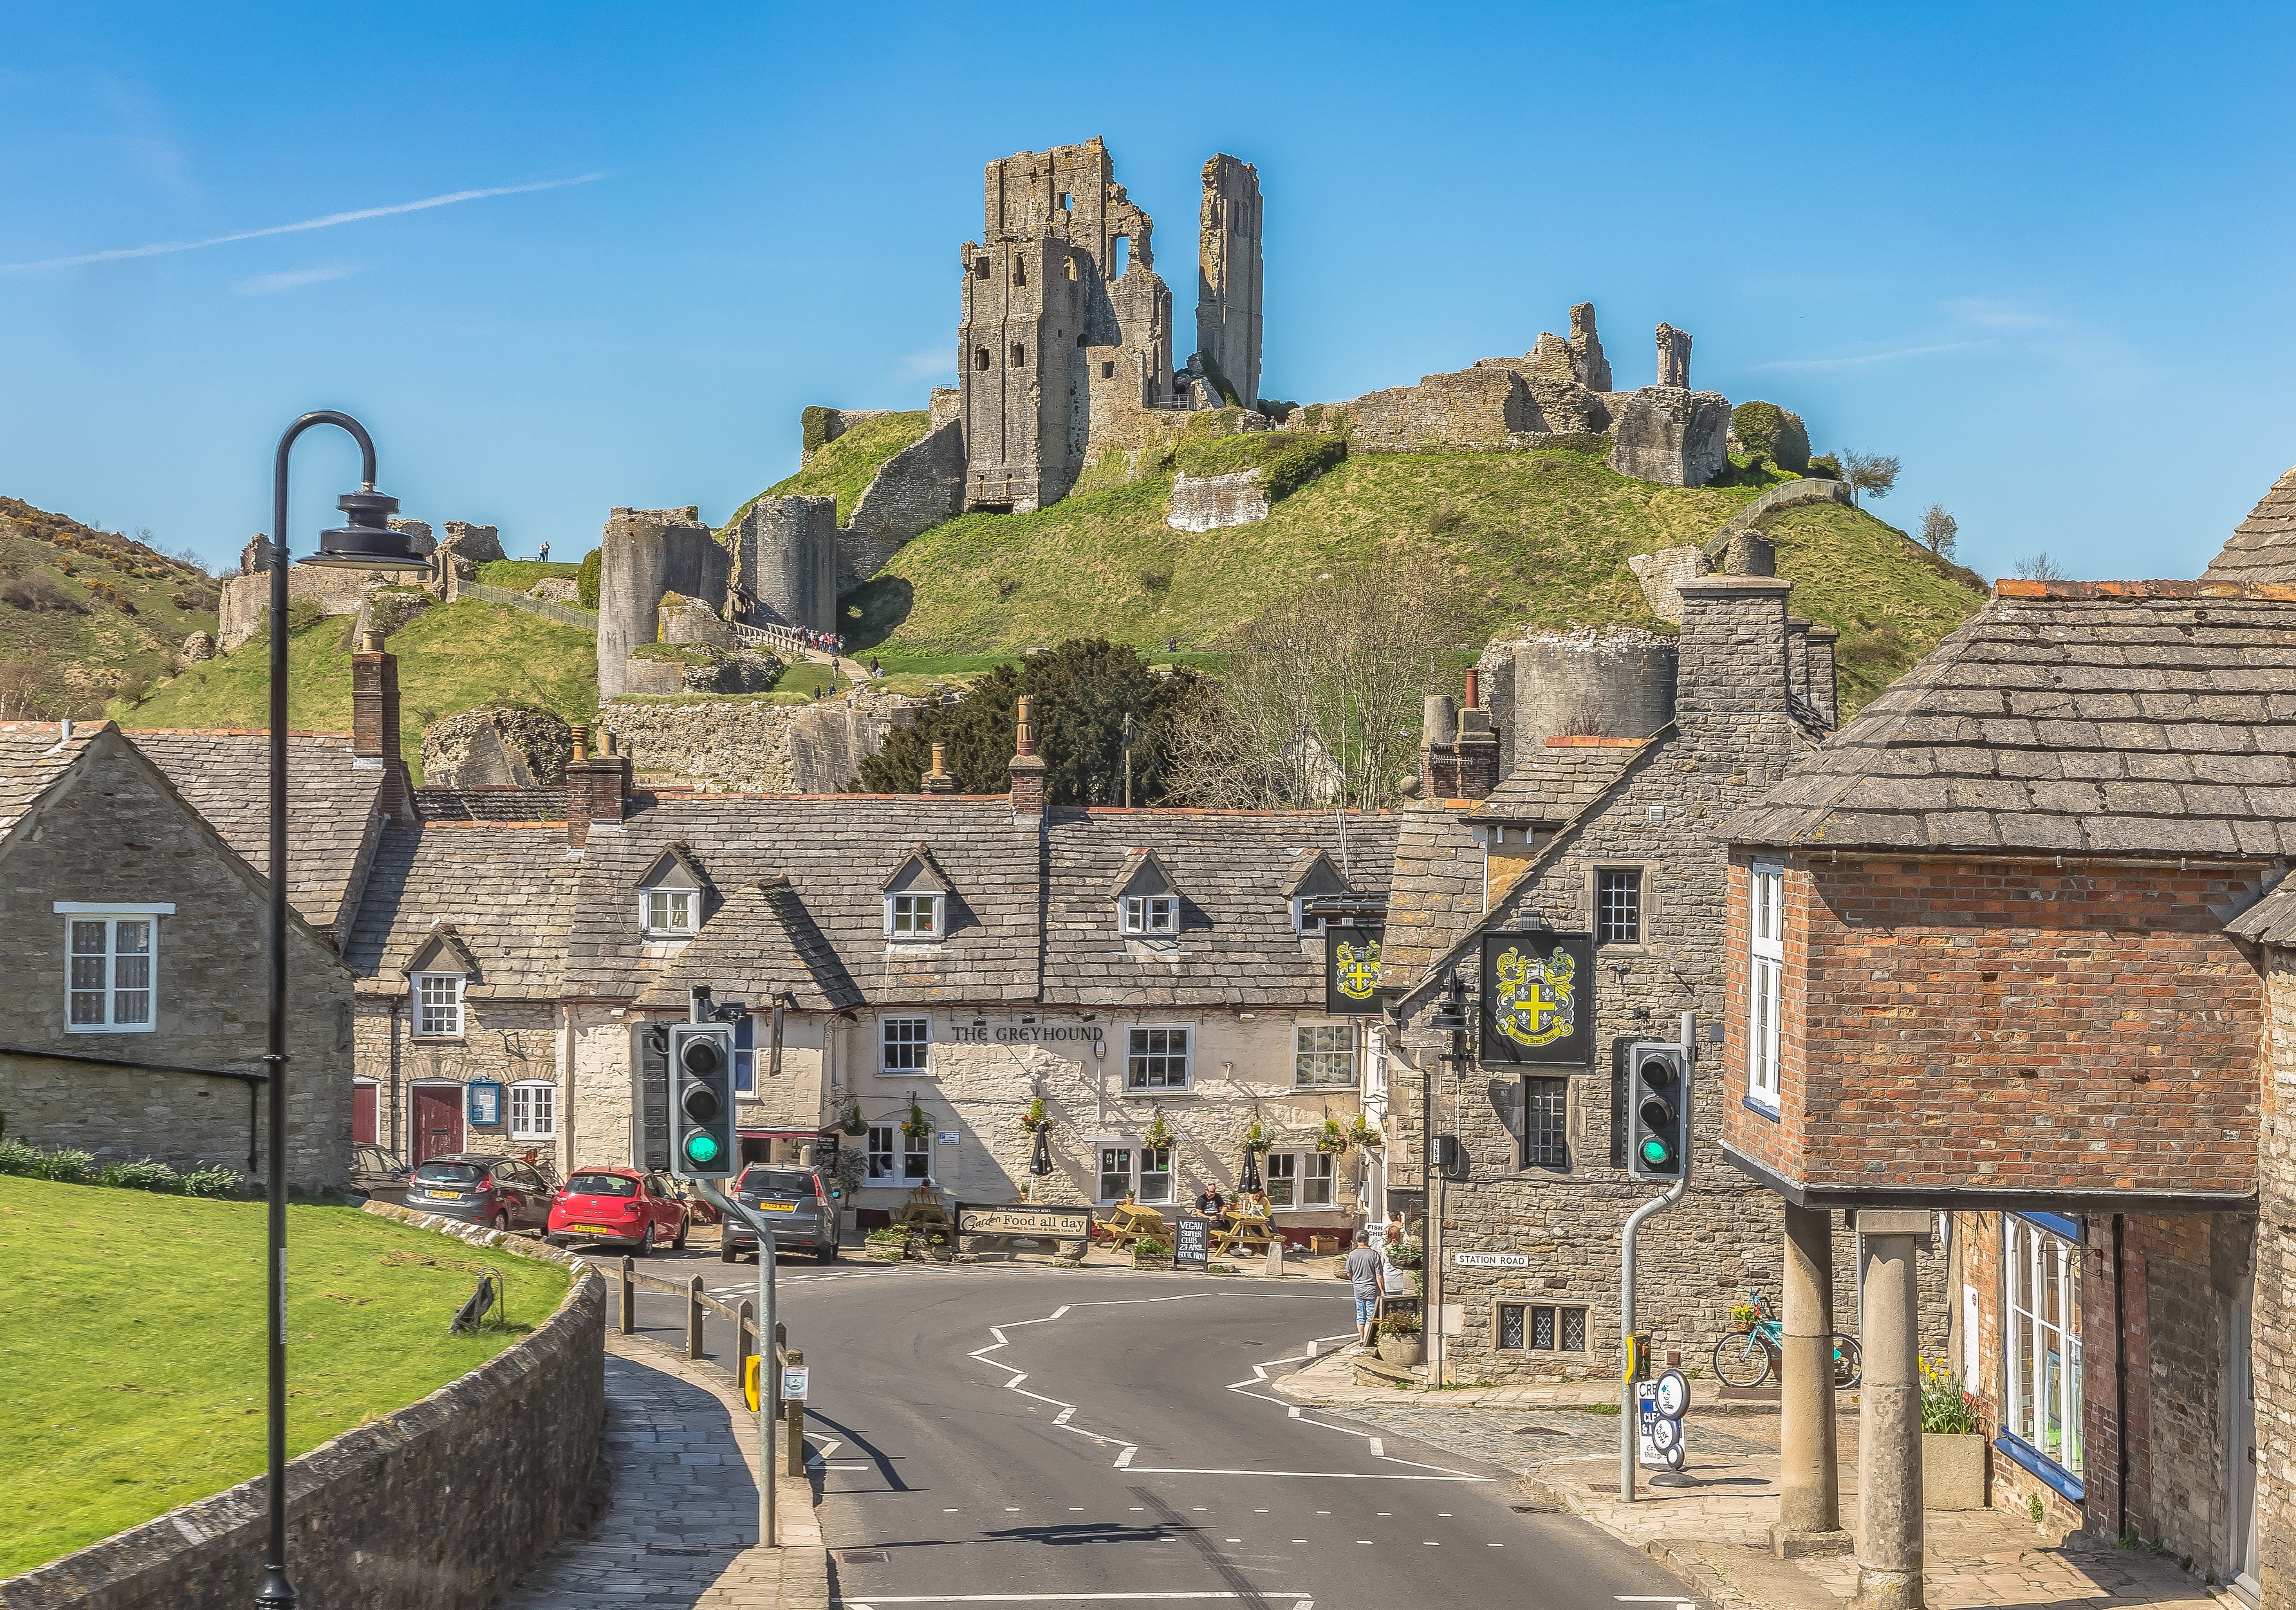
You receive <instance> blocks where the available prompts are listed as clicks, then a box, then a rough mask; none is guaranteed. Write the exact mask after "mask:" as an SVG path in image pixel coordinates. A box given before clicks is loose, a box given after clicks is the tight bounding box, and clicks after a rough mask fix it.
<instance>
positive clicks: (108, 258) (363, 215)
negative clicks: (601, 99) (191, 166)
mask: <svg viewBox="0 0 2296 1610" xmlns="http://www.w3.org/2000/svg"><path fill="white" fill-rule="evenodd" d="M604 177H606V176H605V175H604V174H603V173H586V174H583V175H582V176H581V177H578V178H571V179H545V180H543V181H542V182H541V183H540V184H537V185H498V186H496V188H494V189H492V190H457V191H455V192H453V193H450V194H447V195H434V196H426V197H424V198H423V199H422V201H401V202H399V203H398V205H397V206H395V207H363V208H361V209H359V210H358V211H357V212H331V213H329V214H327V216H326V217H324V218H305V219H304V220H303V221H302V222H301V223H299V224H274V225H273V226H271V227H270V228H268V229H249V230H244V231H242V233H240V234H218V235H215V236H212V237H211V238H209V239H208V240H204V241H160V242H156V243H155V244H152V245H150V246H121V247H119V248H116V249H115V250H113V251H91V252H87V253H86V254H85V255H83V256H80V257H52V258H45V259H42V260H41V261H39V262H37V263H0V274H21V273H23V272H24V271H26V270H28V269H32V268H76V267H79V266H80V265H81V264H83V263H111V262H117V261H119V259H122V258H131V257H164V256H166V255H167V254H168V253H169V252H171V251H199V250H200V249H201V247H203V246H228V245H230V244H231V243H232V242H234V241H259V240H261V239H263V238H264V237H265V236H266V235H274V234H302V233H304V232H305V231H306V230H310V229H332V228H333V227H334V226H336V225H338V224H357V223H359V222H362V221H363V220H365V219H367V218H389V217H391V216H392V215H393V214H396V213H401V212H423V211H426V210H428V209H430V208H433V207H452V206H454V205H455V203H456V202H457V201H485V200H486V199H487V198H488V197H489V196H497V195H527V194H529V193H532V192H534V191H537V190H558V189H562V188H563V187H564V186H566V185H587V184H590V183H592V182H593V181H594V180H598V179H603V178H604Z"/></svg>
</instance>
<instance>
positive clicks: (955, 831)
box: [567, 794, 1042, 1003]
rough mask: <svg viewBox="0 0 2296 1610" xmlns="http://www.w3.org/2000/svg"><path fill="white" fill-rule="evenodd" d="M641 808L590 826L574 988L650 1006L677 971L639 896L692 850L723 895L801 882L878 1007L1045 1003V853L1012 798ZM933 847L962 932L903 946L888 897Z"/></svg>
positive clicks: (570, 966) (659, 802)
mask: <svg viewBox="0 0 2296 1610" xmlns="http://www.w3.org/2000/svg"><path fill="white" fill-rule="evenodd" d="M633 804H634V805H638V806H640V807H642V808H641V809H636V810H635V811H634V813H633V814H632V815H631V816H629V817H627V819H626V820H625V821H624V822H622V823H621V824H620V826H611V825H605V826H599V825H594V826H592V827H591V829H590V836H589V842H588V844H587V846H586V856H585V871H584V875H583V878H582V887H581V894H580V899H579V903H578V908H577V909H576V913H575V921H574V924H573V937H572V939H571V941H570V953H569V956H568V961H567V986H568V990H569V991H570V993H574V994H584V995H595V996H602V997H605V998H612V999H624V1000H628V999H635V998H637V997H638V996H640V995H642V994H644V992H645V991H646V990H648V989H650V988H651V987H652V984H653V983H654V982H655V981H656V979H658V978H660V976H661V975H662V974H663V973H666V972H667V971H668V967H669V964H670V960H671V957H670V953H669V950H668V948H667V947H666V946H665V945H663V944H662V943H661V942H660V941H655V942H653V943H651V944H649V943H648V942H647V941H644V940H643V939H642V937H641V935H640V933H639V930H638V921H637V918H638V908H637V888H638V880H639V879H640V878H641V877H643V876H644V874H645V872H646V870H647V869H648V868H649V867H652V865H653V864H654V862H655V861H656V859H658V858H660V855H661V853H662V851H663V850H667V849H668V847H669V846H670V845H671V844H672V843H675V842H681V841H682V842H685V844H686V845H687V846H689V849H690V853H691V854H692V856H693V859H694V861H695V862H696V863H697V864H699V865H700V866H701V867H702V868H703V869H704V870H706V871H707V872H708V873H709V877H710V879H711V880H712V881H713V882H714V883H716V884H717V887H719V888H720V889H740V888H742V887H745V886H747V885H749V884H752V883H758V882H759V881H761V880H763V879H766V878H767V877H770V876H774V875H783V876H786V877H787V878H788V879H789V882H790V885H791V889H792V890H793V891H794V892H795V895H796V898H797V899H798V900H799V902H801V904H802V906H803V908H804V910H805V912H806V913H807V914H808V916H811V918H812V919H813V922H814V924H816V927H817V928H818V929H819V931H820V932H821V934H822V936H823V937H824V939H825V940H826V941H828V943H829V944H830V945H831V946H832V947H833V948H834V949H835V951H836V953H837V955H838V956H839V957H840V958H842V960H843V962H844V965H845V970H846V973H847V974H848V975H849V977H850V979H851V980H852V982H853V983H854V984H855V985H856V987H857V988H858V989H859V990H861V992H862V994H863V995H864V996H865V998H868V999H870V1000H872V1001H883V1002H913V1001H914V1002H923V1001H941V1000H946V1001H966V1002H972V1003H984V1002H989V1001H996V1000H1012V1001H1029V1000H1033V999H1035V998H1036V993H1037V955H1038V948H1039V938H1040V936H1039V933H1038V921H1037V885H1038V879H1039V876H1040V867H1039V863H1040V858H1041V854H1042V851H1041V850H1040V847H1039V845H1038V842H1037V834H1036V831H1035V830H1034V829H1033V828H1029V827H1016V826H1013V808H1012V805H1011V802H1010V801H1007V800H1005V798H1004V797H1002V796H1001V795H1000V796H992V797H987V798H982V797H955V798H928V797H926V796H923V795H906V796H902V795H871V794H824V795H780V796H772V795H763V796H760V795H742V794H692V795H672V794H663V795H660V796H658V797H656V798H654V799H652V801H651V802H649V801H648V800H647V796H644V795H639V796H637V798H636V799H635V800H634V801H633ZM920 840H922V841H923V842H924V843H926V844H927V845H928V846H930V847H931V850H932V853H933V858H934V860H935V862H936V863H937V864H938V865H939V867H940V869H941V870H942V872H943V873H944V874H945V875H947V879H948V882H949V883H950V884H951V886H952V887H951V891H950V893H949V896H948V900H947V932H946V934H944V935H943V937H942V938H941V939H940V940H939V941H937V942H934V943H929V944H911V943H906V942H905V943H901V944H895V943H893V942H892V941H890V940H889V939H888V938H887V937H886V934H885V916H884V896H883V894H882V892H881V890H882V887H883V884H884V881H885V879H886V877H887V876H888V875H890V873H891V872H892V870H893V869H894V868H895V867H898V866H899V865H900V864H901V863H902V862H903V861H906V859H907V858H909V856H910V855H911V854H912V853H913V851H914V848H915V846H916V844H917V842H919V841H920ZM721 915H722V913H721ZM713 920H714V919H713ZM685 942H686V943H691V944H698V943H700V942H701V941H699V940H698V939H697V940H694V941H685Z"/></svg>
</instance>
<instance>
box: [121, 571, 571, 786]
mask: <svg viewBox="0 0 2296 1610" xmlns="http://www.w3.org/2000/svg"><path fill="white" fill-rule="evenodd" d="M351 619H352V618H351V617H350V616H348V615H336V616H331V617H328V618H326V619H324V620H320V621H318V622H317V623H316V624H315V625H310V626H305V627H303V628H301V629H299V630H296V631H292V632H291V633H290V635H289V637H288V642H287V675H288V695H287V719H288V723H289V725H290V726H291V727H295V728H296V729H298V730H300V731H306V732H348V731H349V730H350V727H351V661H350V645H349V642H348V639H349V637H350V628H351ZM288 620H289V622H290V624H291V625H292V624H293V622H294V620H295V617H294V616H293V615H290V616H289V617H288ZM390 652H391V653H394V654H396V655H398V707H399V724H400V737H399V747H400V752H402V753H403V754H405V755H406V763H407V765H408V766H409V767H410V768H414V773H415V776H416V778H417V780H418V781H419V780H420V778H421V776H422V768H421V759H422V728H423V727H424V725H425V724H426V723H429V722H431V721H435V720H437V719H439V718H440V717H441V716H451V715H453V714H455V712H457V711H465V710H475V709H477V708H479V707H480V706H482V705H488V704H531V705H537V706H539V707H541V708H543V709H545V710H549V711H555V712H556V713H557V714H559V715H560V716H562V717H563V718H565V719H567V720H569V721H587V720H588V719H590V718H591V716H592V715H593V714H594V712H595V711H596V710H597V708H598V650H597V639H596V638H595V637H593V636H592V634H590V633H588V632H586V631H581V630H578V629H577V628H573V627H568V626H559V625H556V624H554V623H553V622H551V621H548V620H543V619H541V618H540V617H539V616H536V615H529V614H528V613H526V612H524V611H523V610H516V609H512V608H511V607H510V606H509V605H508V604H486V603H481V602H480V601H479V600H477V599H474V598H464V599H459V600H457V601H456V602H455V603H453V604H436V605H433V606H432V607H431V608H430V609H428V610H425V611H424V612H422V614H420V615H418V616H416V617H415V618H414V620H411V621H409V622H408V623H407V624H406V626H404V627H402V628H399V629H398V631H395V632H393V633H392V634H391V635H390ZM268 656H269V649H268V647H267V645H266V640H265V638H264V637H260V636H258V637H254V638H251V639H250V640H249V641H248V642H246V643H243V644H242V645H240V646H239V647H238V648H236V649H234V651H233V652H232V653H228V654H226V655H225V656H223V657H222V658H221V659H217V660H210V661H208V662H207V663H206V664H204V665H196V666H193V668H192V669H190V670H188V671H186V672H185V673H184V675H182V676H180V677H178V678H176V679H175V680H174V681H172V682H169V683H167V684H165V685H163V686H160V687H159V688H157V689H156V690H154V691H153V692H152V694H150V695H149V696H147V697H145V698H143V700H141V701H138V702H135V703H132V704H131V703H128V702H125V701H114V702H113V703H112V705H111V707H110V708H109V709H108V710H107V711H105V713H106V714H107V715H109V716H111V718H112V719H114V720H116V721H118V722H119V724H120V725H121V726H122V727H128V728H130V729H133V728H136V727H265V726H267V725H268V714H267V712H268V711H269V709H270V706H269V703H268V701H269V698H270V692H269V688H270V681H269V676H268V672H269V657H268Z"/></svg>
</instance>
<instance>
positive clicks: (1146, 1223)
mask: <svg viewBox="0 0 2296 1610" xmlns="http://www.w3.org/2000/svg"><path fill="white" fill-rule="evenodd" d="M1100 1226H1101V1228H1103V1229H1104V1230H1105V1231H1106V1232H1107V1233H1108V1238H1109V1239H1110V1240H1111V1241H1136V1240H1138V1239H1139V1238H1140V1237H1141V1236H1155V1237H1156V1239H1158V1240H1159V1241H1169V1240H1171V1238H1172V1228H1171V1226H1169V1225H1168V1224H1166V1223H1165V1222H1164V1215H1163V1214H1161V1213H1160V1212H1157V1211H1156V1210H1155V1209H1154V1208H1152V1207H1144V1206H1142V1205H1141V1204H1140V1203H1136V1202H1119V1203H1117V1204H1116V1205H1115V1206H1114V1207H1112V1208H1111V1209H1109V1210H1108V1217H1107V1218H1105V1219H1103V1220H1100Z"/></svg>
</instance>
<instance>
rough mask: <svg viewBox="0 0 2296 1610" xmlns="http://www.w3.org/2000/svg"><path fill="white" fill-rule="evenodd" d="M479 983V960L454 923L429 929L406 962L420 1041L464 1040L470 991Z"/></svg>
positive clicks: (410, 1003)
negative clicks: (472, 953)
mask: <svg viewBox="0 0 2296 1610" xmlns="http://www.w3.org/2000/svg"><path fill="white" fill-rule="evenodd" d="M477 982H480V978H479V963H478V958H477V957H474V956H472V955H471V949H470V947H469V946H468V945H465V944H464V943H463V940H462V936H461V935H460V934H459V933H457V932H455V927H454V924H451V923H441V924H439V925H438V926H437V927H435V928H433V929H431V930H430V933H429V934H428V935H427V936H426V937H425V938H424V939H423V941H422V943H421V944H419V945H417V946H416V947H415V948H414V955H413V956H411V957H407V959H406V993H407V996H408V997H409V1005H410V1006H411V1008H412V1012H413V1016H414V1024H413V1027H414V1038H415V1039H463V1036H464V1033H465V1031H466V1030H467V1028H468V1024H467V1022H466V1020H467V1018H468V1015H469V1012H468V992H469V990H470V987H471V985H472V984H474V983H477Z"/></svg>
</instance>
